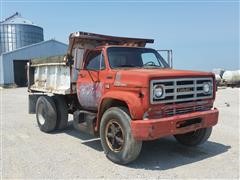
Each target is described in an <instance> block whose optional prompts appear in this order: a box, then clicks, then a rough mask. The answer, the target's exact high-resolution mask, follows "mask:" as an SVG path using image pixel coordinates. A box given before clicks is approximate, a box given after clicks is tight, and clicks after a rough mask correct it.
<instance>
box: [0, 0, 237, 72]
mask: <svg viewBox="0 0 240 180" xmlns="http://www.w3.org/2000/svg"><path fill="white" fill-rule="evenodd" d="M0 1H1V2H0V5H1V9H0V11H1V13H0V14H1V20H3V19H5V18H7V17H8V16H10V15H12V14H14V13H15V12H19V13H20V14H21V15H22V16H23V17H25V18H27V19H30V20H31V21H33V22H34V23H35V24H37V25H39V26H41V27H43V28H44V39H45V40H48V39H52V38H54V39H56V40H58V41H61V42H64V43H66V44H67V43H68V36H69V34H70V33H72V32H75V31H86V32H93V33H100V34H107V35H116V36H127V37H141V38H152V39H154V40H155V42H154V44H148V45H147V47H151V48H155V49H172V50H173V66H174V68H177V69H192V70H203V71H212V69H214V68H223V69H226V70H236V69H240V62H239V61H240V60H239V1H230V0H229V1H217V0H215V1H212V0H211V1H206V0H203V1H193V0H192V1H186V0H185V1H176V0H175V1H171V0H169V1H161V0H150V1H146V0H142V1H136V0H129V1H128V0H122V1H120V0H117V1H113V0H105V1H101V0H99V1H97V0H94V1H93V0H92V1H91V0H89V1H86V0H85V1H80V0H79V1H77V0H69V1H61V0H41V1H40V0H0Z"/></svg>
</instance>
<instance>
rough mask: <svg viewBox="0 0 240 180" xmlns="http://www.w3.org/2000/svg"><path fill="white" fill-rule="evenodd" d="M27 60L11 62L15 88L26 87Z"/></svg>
mask: <svg viewBox="0 0 240 180" xmlns="http://www.w3.org/2000/svg"><path fill="white" fill-rule="evenodd" d="M27 62H28V60H13V70H14V81H15V84H16V85H17V86H27Z"/></svg>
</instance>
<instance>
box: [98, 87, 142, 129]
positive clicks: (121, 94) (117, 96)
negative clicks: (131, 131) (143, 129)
mask: <svg viewBox="0 0 240 180" xmlns="http://www.w3.org/2000/svg"><path fill="white" fill-rule="evenodd" d="M108 99H113V100H119V101H123V102H125V103H126V104H127V106H128V109H129V112H130V116H131V119H139V118H140V119H141V118H142V116H143V114H144V107H143V104H142V98H141V97H139V94H138V93H136V92H127V91H109V92H107V93H106V94H104V95H103V96H102V98H101V100H100V106H99V107H98V113H100V111H101V107H102V105H103V103H104V101H105V100H108ZM100 118H101V116H100V114H98V118H97V123H96V130H98V129H99V125H100Z"/></svg>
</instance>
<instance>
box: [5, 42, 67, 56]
mask: <svg viewBox="0 0 240 180" xmlns="http://www.w3.org/2000/svg"><path fill="white" fill-rule="evenodd" d="M50 42H55V43H58V44H62V45H64V46H66V47H68V45H67V44H65V43H62V42H60V41H57V40H55V39H50V40H47V41H41V42H39V43H35V44H31V45H28V46H24V47H21V48H18V49H15V50H13V51H8V52H4V53H2V54H1V55H7V54H11V53H14V52H16V51H21V50H23V49H27V48H30V47H34V46H38V45H42V44H47V43H50Z"/></svg>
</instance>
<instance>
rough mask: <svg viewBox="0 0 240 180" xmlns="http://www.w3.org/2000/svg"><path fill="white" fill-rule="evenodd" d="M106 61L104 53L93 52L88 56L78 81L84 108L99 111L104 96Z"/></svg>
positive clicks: (78, 92) (78, 93)
mask: <svg viewBox="0 0 240 180" xmlns="http://www.w3.org/2000/svg"><path fill="white" fill-rule="evenodd" d="M104 70H105V61H104V56H103V54H102V51H100V50H92V51H90V52H89V53H87V55H86V59H85V62H84V65H83V69H82V70H80V72H79V75H78V81H77V95H78V100H79V103H80V105H81V106H82V107H84V108H86V109H89V110H97V107H98V103H99V100H100V98H101V96H102V94H103V76H104V74H105V73H104Z"/></svg>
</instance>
